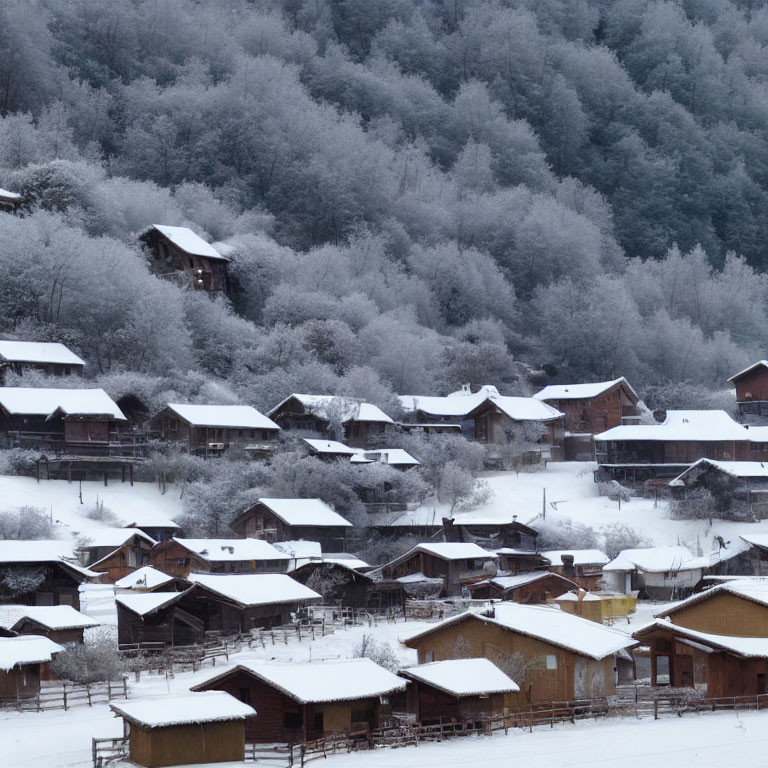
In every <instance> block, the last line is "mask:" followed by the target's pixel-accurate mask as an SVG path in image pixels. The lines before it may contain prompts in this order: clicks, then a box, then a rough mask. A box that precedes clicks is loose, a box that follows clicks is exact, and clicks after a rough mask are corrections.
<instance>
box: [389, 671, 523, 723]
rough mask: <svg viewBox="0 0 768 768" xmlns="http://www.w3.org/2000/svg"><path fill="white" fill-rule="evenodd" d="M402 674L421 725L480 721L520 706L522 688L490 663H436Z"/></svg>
mask: <svg viewBox="0 0 768 768" xmlns="http://www.w3.org/2000/svg"><path fill="white" fill-rule="evenodd" d="M399 674H400V675H401V676H402V677H404V678H406V679H407V680H409V681H410V685H409V686H408V713H409V714H410V715H413V716H415V718H416V720H417V721H418V722H420V723H421V724H422V725H432V724H434V723H445V722H451V721H453V722H467V721H472V720H481V719H483V718H487V717H493V716H498V715H503V714H505V713H506V711H507V709H509V708H514V707H516V706H517V705H518V699H519V693H520V688H519V686H518V685H517V683H516V682H515V681H514V680H512V679H511V678H510V677H509V676H508V675H506V674H505V673H504V672H502V671H501V670H500V669H499V668H498V667H497V666H496V665H495V664H494V663H493V662H492V661H490V660H488V659H484V658H475V659H446V660H444V661H433V662H431V663H428V664H420V665H419V666H417V667H407V668H406V669H401V670H400V673H399Z"/></svg>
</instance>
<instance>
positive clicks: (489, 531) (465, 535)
mask: <svg viewBox="0 0 768 768" xmlns="http://www.w3.org/2000/svg"><path fill="white" fill-rule="evenodd" d="M442 527H443V537H444V539H445V540H446V541H456V542H459V541H461V542H475V543H477V544H480V545H481V546H483V547H485V548H486V549H493V550H496V551H498V550H501V549H505V550H508V553H509V554H510V555H512V554H513V552H516V551H526V552H527V553H528V554H531V555H533V554H535V550H536V539H537V537H538V535H539V532H538V531H537V530H536V529H535V528H531V527H530V526H529V525H525V524H524V523H521V522H519V521H518V519H517V515H509V516H508V517H504V516H499V515H494V516H493V517H483V516H482V515H479V514H477V513H476V512H465V513H460V514H457V515H455V516H453V517H450V518H449V517H444V518H442ZM500 567H502V568H506V566H505V565H502V566H500ZM510 570H511V568H510ZM524 570H533V569H532V568H525V569H524Z"/></svg>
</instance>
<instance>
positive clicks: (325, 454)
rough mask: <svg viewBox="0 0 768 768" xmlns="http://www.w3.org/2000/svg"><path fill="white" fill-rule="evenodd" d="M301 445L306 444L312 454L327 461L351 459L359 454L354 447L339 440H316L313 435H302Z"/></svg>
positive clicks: (307, 449)
mask: <svg viewBox="0 0 768 768" xmlns="http://www.w3.org/2000/svg"><path fill="white" fill-rule="evenodd" d="M301 445H302V446H304V448H305V449H306V451H307V453H308V454H309V455H310V456H317V458H318V459H325V460H327V461H349V460H350V459H351V458H352V457H353V456H356V455H357V451H356V450H355V449H354V448H350V447H349V446H348V445H344V443H340V442H339V441H338V440H315V439H313V438H311V437H302V438H301Z"/></svg>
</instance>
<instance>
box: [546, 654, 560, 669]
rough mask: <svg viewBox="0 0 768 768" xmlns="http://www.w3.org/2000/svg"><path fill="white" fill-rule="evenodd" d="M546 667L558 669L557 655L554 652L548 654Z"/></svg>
mask: <svg viewBox="0 0 768 768" xmlns="http://www.w3.org/2000/svg"><path fill="white" fill-rule="evenodd" d="M546 667H547V669H557V656H555V655H554V654H549V655H547V658H546Z"/></svg>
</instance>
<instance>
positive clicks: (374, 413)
mask: <svg viewBox="0 0 768 768" xmlns="http://www.w3.org/2000/svg"><path fill="white" fill-rule="evenodd" d="M292 399H295V400H298V401H299V402H300V403H301V404H302V406H304V409H305V410H306V411H308V412H310V413H314V414H316V415H317V416H318V417H319V418H321V419H327V418H328V409H329V408H332V409H334V410H335V409H338V411H339V413H338V416H339V420H340V421H342V422H347V421H379V422H384V423H386V424H394V423H395V422H394V421H392V419H390V418H389V416H387V414H386V413H384V411H382V410H381V408H379V407H378V406H376V405H373V403H366V402H364V401H363V400H357V399H355V398H351V397H340V396H336V395H301V394H293V395H289V396H288V397H286V398H285V399H284V400H281V401H280V402H279V403H278V404H277V405H276V406H275V407H274V408H272V410H270V411H268V413H267V415H268V416H272V414H274V413H276V412H277V411H278V410H279V409H280V408H282V406H283V405H284V404H285V403H287V402H288V401H289V400H292Z"/></svg>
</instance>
